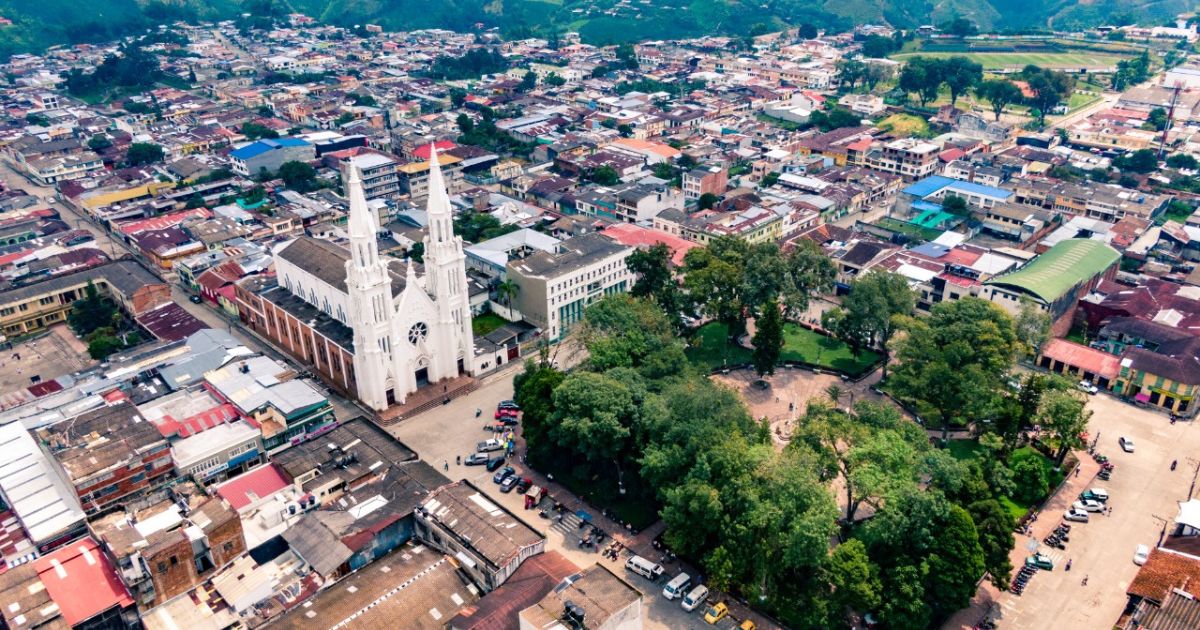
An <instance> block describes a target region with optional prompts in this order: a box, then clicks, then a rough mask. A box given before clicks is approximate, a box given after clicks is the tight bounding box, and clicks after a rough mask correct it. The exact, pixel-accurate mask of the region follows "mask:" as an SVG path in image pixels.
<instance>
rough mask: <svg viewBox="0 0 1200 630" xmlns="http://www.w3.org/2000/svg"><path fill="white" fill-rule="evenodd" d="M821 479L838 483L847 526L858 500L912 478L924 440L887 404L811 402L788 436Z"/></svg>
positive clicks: (902, 485)
mask: <svg viewBox="0 0 1200 630" xmlns="http://www.w3.org/2000/svg"><path fill="white" fill-rule="evenodd" d="M792 445H793V448H795V449H797V450H800V451H802V452H804V453H806V457H808V458H810V459H811V460H812V461H813V462H814V464H815V465H816V466H817V473H818V475H819V476H820V477H821V479H822V480H825V481H828V482H832V481H834V480H835V479H836V480H837V481H838V483H840V484H841V487H842V490H843V492H844V496H843V499H842V500H843V501H844V503H845V513H844V515H843V518H844V520H845V522H846V524H847V525H850V524H853V522H854V518H855V516H856V514H857V513H858V509H859V507H860V506H861V505H862V503H863V502H864V501H868V500H872V499H879V498H882V497H883V496H885V495H887V494H889V493H891V492H893V491H895V490H897V489H900V488H907V487H908V486H910V485H913V484H915V483H916V481H917V478H918V473H919V472H920V468H919V466H920V461H921V454H922V452H924V451H925V450H927V447H928V442H927V440H926V438H925V436H924V432H923V431H921V429H920V427H918V426H916V425H914V424H912V423H910V422H907V421H905V420H904V419H903V418H901V417H900V413H899V412H898V411H897V410H896V409H895V407H892V406H890V405H880V404H877V403H872V402H865V401H864V402H860V403H859V404H858V405H857V406H856V407H855V409H854V412H853V413H846V412H844V411H842V410H839V409H834V408H832V407H829V406H826V405H824V404H811V405H810V406H809V408H808V411H807V413H806V415H805V417H804V421H803V422H801V423H800V424H799V426H798V427H797V428H796V430H795V432H794V433H793V435H792Z"/></svg>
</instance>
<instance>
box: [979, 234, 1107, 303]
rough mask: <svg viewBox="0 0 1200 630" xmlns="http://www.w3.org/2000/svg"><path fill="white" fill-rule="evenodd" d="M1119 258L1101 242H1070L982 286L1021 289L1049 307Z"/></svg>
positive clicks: (1062, 242)
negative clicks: (989, 285)
mask: <svg viewBox="0 0 1200 630" xmlns="http://www.w3.org/2000/svg"><path fill="white" fill-rule="evenodd" d="M1120 258H1121V254H1120V253H1119V252H1117V250H1115V249H1113V248H1111V247H1109V246H1108V245H1105V244H1104V243H1101V242H1100V241H1093V240H1091V239H1085V238H1073V239H1068V240H1065V241H1061V242H1059V243H1058V244H1057V245H1055V246H1054V247H1051V248H1050V249H1049V250H1047V251H1046V252H1045V253H1044V254H1042V255H1041V256H1038V257H1037V258H1035V259H1034V260H1033V262H1031V263H1029V264H1028V265H1025V266H1024V267H1021V268H1020V269H1018V270H1016V271H1014V272H1012V273H1010V274H1005V275H1003V276H997V277H995V278H992V279H991V280H988V281H986V282H985V283H984V284H991V285H996V286H1001V287H1009V288H1014V289H1020V290H1022V291H1025V292H1027V293H1031V294H1033V295H1034V296H1035V297H1037V298H1038V299H1040V300H1042V301H1043V302H1045V303H1046V304H1050V303H1051V302H1054V301H1055V300H1057V299H1058V298H1060V297H1062V296H1063V295H1064V294H1066V292H1067V291H1070V290H1071V288H1072V287H1074V286H1075V285H1077V284H1080V283H1082V282H1084V281H1086V280H1090V279H1091V278H1093V277H1095V276H1097V275H1099V274H1101V273H1103V272H1104V270H1105V269H1108V268H1109V267H1111V266H1112V265H1113V264H1114V263H1116V262H1117V260H1119V259H1120Z"/></svg>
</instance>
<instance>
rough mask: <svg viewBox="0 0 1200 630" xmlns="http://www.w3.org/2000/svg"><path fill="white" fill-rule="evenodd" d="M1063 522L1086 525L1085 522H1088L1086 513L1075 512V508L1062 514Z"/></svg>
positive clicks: (1081, 511)
mask: <svg viewBox="0 0 1200 630" xmlns="http://www.w3.org/2000/svg"><path fill="white" fill-rule="evenodd" d="M1063 520H1066V521H1077V522H1080V523H1086V522H1088V513H1087V512H1084V511H1083V510H1076V509H1075V508H1071V509H1069V510H1067V513H1066V514H1063Z"/></svg>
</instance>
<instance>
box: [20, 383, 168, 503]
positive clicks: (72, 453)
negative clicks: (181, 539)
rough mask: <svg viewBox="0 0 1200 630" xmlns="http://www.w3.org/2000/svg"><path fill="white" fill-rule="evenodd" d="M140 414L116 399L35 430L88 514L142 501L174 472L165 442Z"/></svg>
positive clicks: (134, 408) (162, 484)
mask: <svg viewBox="0 0 1200 630" xmlns="http://www.w3.org/2000/svg"><path fill="white" fill-rule="evenodd" d="M140 418H141V416H140V415H139V413H138V409H137V407H134V406H133V405H132V404H130V403H128V402H121V403H118V404H115V405H112V406H109V407H101V408H100V409H95V410H93V411H88V412H86V413H83V414H81V415H79V416H76V417H75V418H69V419H67V420H64V421H62V422H59V423H56V424H52V425H50V426H47V427H43V428H41V429H38V431H37V434H38V438H39V439H40V440H42V441H43V442H44V443H45V444H46V445H47V447H48V448H49V449H50V451H51V453H52V454H53V455H54V458H55V459H57V460H58V463H59V464H60V465H61V466H62V468H63V470H64V471H65V472H66V477H67V479H68V480H69V482H70V484H71V485H72V487H74V489H75V494H76V496H77V497H78V499H79V503H80V504H81V505H82V506H83V509H84V510H85V511H87V513H88V514H102V513H105V512H108V511H110V510H112V509H114V508H119V507H121V506H123V505H129V504H131V503H135V502H137V501H140V500H145V499H146V498H147V497H148V496H150V495H151V494H152V493H154V492H156V491H158V490H160V489H161V488H162V487H163V486H164V484H166V482H167V481H168V480H170V479H171V477H173V476H174V474H175V463H174V462H173V461H172V460H171V448H170V444H169V443H168V442H167V440H166V438H164V437H163V436H162V434H160V433H159V432H158V429H156V428H155V427H154V425H153V424H151V423H149V422H142V421H140ZM135 419H136V420H137V421H135Z"/></svg>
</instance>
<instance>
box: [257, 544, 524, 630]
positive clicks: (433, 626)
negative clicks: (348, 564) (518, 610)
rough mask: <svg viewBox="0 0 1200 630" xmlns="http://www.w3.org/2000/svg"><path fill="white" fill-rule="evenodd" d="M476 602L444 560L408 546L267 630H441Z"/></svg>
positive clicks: (466, 582)
mask: <svg viewBox="0 0 1200 630" xmlns="http://www.w3.org/2000/svg"><path fill="white" fill-rule="evenodd" d="M478 600H479V594H478V593H477V592H476V589H475V587H474V585H472V584H471V583H470V581H469V580H467V579H466V578H465V577H464V576H462V575H461V574H460V573H459V572H458V571H457V570H456V569H455V565H454V564H453V563H452V562H451V561H450V560H449V559H448V558H446V557H445V556H442V555H440V554H438V553H437V552H436V551H434V550H433V549H430V548H428V547H425V546H422V545H417V544H412V543H410V544H408V545H405V546H403V547H401V548H399V549H397V550H396V551H393V552H392V553H391V554H389V555H387V556H384V557H383V558H380V559H378V560H376V561H375V562H373V563H371V564H370V565H368V566H367V567H365V568H363V569H361V570H359V571H356V572H354V573H352V574H351V575H350V576H348V577H346V578H345V579H343V580H341V581H339V582H338V583H336V584H334V585H333V586H331V587H330V588H328V589H326V590H324V591H322V592H321V593H320V594H319V595H317V596H316V597H315V598H313V599H312V600H310V602H311V604H312V605H311V606H308V605H305V606H301V607H298V608H296V609H294V610H293V611H292V612H290V613H288V614H287V615H285V616H283V617H281V618H280V619H279V620H277V621H275V622H274V624H273V627H276V628H284V629H287V628H297V629H304V630H308V629H309V628H339V627H352V628H364V629H367V630H395V629H396V628H400V627H402V628H404V629H405V630H409V629H412V630H442V629H443V628H445V627H446V623H447V621H448V620H449V618H450V617H452V616H454V615H455V614H456V613H458V611H459V610H461V609H462V608H464V607H467V606H471V605H472V604H474V603H475V602H476V601H478ZM400 620H403V621H400ZM343 624H345V625H343ZM397 624H399V625H397ZM509 627H515V626H509Z"/></svg>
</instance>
